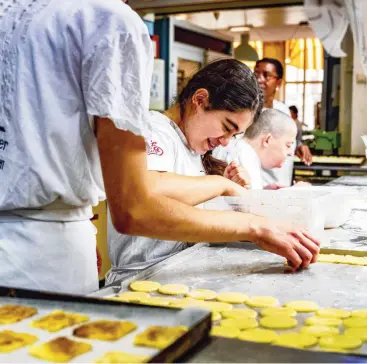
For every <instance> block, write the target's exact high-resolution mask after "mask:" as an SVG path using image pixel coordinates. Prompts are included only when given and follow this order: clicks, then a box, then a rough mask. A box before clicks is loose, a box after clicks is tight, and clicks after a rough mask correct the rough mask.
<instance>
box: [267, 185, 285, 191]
mask: <svg viewBox="0 0 367 364" xmlns="http://www.w3.org/2000/svg"><path fill="white" fill-rule="evenodd" d="M286 187H287V186H286V185H281V184H279V183H272V184H270V185H267V186H265V187H264V190H280V189H281V188H286Z"/></svg>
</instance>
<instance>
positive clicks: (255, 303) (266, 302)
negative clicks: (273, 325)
mask: <svg viewBox="0 0 367 364" xmlns="http://www.w3.org/2000/svg"><path fill="white" fill-rule="evenodd" d="M246 304H247V305H248V306H251V307H258V308H265V307H272V306H276V305H277V304H279V302H278V300H277V299H276V298H274V297H270V296H255V297H250V298H249V299H248V300H247V301H246Z"/></svg>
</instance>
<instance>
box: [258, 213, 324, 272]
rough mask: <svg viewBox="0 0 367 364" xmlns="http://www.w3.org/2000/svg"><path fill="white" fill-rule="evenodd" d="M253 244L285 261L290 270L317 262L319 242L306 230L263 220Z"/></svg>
mask: <svg viewBox="0 0 367 364" xmlns="http://www.w3.org/2000/svg"><path fill="white" fill-rule="evenodd" d="M261 225H262V226H261V228H259V229H258V232H257V234H256V237H255V239H254V243H256V244H257V245H259V247H260V248H262V249H264V250H266V251H269V252H271V253H275V254H278V255H280V256H283V257H284V258H286V259H287V261H288V264H289V266H290V267H291V268H292V270H294V271H296V270H297V269H300V268H307V267H308V266H309V265H310V264H311V263H315V262H316V261H317V256H318V254H319V251H320V242H319V241H318V240H317V239H316V238H315V237H313V236H312V235H311V234H310V233H309V232H308V231H307V230H306V229H304V228H302V227H298V226H294V225H292V224H287V223H283V222H278V221H276V222H275V221H272V220H268V219H265V218H263V223H262V224H261Z"/></svg>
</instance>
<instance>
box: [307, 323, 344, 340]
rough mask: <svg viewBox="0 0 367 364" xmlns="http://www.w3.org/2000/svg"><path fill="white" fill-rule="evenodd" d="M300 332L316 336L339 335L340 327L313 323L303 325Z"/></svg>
mask: <svg viewBox="0 0 367 364" xmlns="http://www.w3.org/2000/svg"><path fill="white" fill-rule="evenodd" d="M300 332H301V333H303V334H310V335H313V336H316V337H323V336H331V335H338V334H339V329H338V328H337V327H335V326H321V325H311V326H304V327H302V328H301V330H300Z"/></svg>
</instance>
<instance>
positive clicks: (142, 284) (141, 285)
mask: <svg viewBox="0 0 367 364" xmlns="http://www.w3.org/2000/svg"><path fill="white" fill-rule="evenodd" d="M160 286H161V284H160V283H158V282H154V281H135V282H132V283H131V284H130V289H132V290H133V291H138V292H154V291H157V290H158V288H159V287H160Z"/></svg>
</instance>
